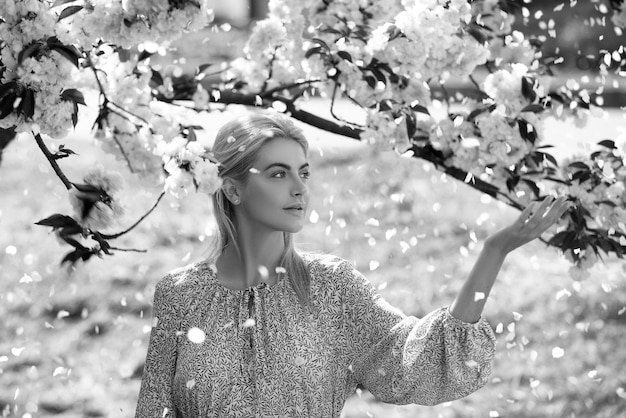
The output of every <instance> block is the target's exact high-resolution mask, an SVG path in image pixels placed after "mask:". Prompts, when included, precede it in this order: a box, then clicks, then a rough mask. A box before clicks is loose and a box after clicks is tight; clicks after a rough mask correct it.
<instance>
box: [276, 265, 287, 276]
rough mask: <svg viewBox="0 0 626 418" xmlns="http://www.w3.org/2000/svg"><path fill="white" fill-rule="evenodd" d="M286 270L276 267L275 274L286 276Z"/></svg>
mask: <svg viewBox="0 0 626 418" xmlns="http://www.w3.org/2000/svg"><path fill="white" fill-rule="evenodd" d="M286 273H287V270H286V269H285V268H284V267H280V266H278V267H276V274H286Z"/></svg>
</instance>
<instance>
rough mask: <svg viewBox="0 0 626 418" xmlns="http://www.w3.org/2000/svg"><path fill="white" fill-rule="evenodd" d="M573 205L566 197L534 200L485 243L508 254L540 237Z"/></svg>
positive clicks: (548, 197)
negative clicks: (511, 222) (517, 216)
mask: <svg viewBox="0 0 626 418" xmlns="http://www.w3.org/2000/svg"><path fill="white" fill-rule="evenodd" d="M572 206H573V204H572V203H570V202H568V201H567V200H566V199H565V198H564V197H559V198H557V199H555V198H554V197H552V196H547V197H546V198H544V199H543V200H542V201H540V202H533V203H531V204H530V205H528V207H527V208H526V209H524V211H523V212H522V213H521V215H520V216H519V218H517V220H516V221H515V222H513V224H511V225H509V226H507V227H505V228H503V229H501V230H499V231H498V232H496V233H495V234H493V235H491V236H490V237H489V238H487V240H486V241H485V245H489V246H492V247H494V248H496V249H498V250H500V251H502V252H504V253H505V254H508V253H510V252H511V251H513V250H515V249H516V248H519V247H521V246H522V245H525V244H527V243H529V242H530V241H533V240H534V239H536V238H538V237H540V236H541V234H543V233H544V232H545V231H546V230H547V229H548V228H550V227H551V226H552V225H554V223H555V222H556V221H558V220H559V218H560V217H561V216H562V215H563V214H564V213H565V212H566V211H567V210H568V209H570V208H571V207H572Z"/></svg>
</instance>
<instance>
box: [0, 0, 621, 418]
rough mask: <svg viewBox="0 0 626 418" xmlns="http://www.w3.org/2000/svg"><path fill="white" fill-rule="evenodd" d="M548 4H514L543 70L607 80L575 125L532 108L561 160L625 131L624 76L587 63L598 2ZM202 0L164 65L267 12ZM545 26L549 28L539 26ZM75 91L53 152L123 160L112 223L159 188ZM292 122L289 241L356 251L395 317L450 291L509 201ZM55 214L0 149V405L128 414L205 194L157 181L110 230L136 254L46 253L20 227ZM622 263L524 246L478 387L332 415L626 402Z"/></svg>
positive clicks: (352, 402) (206, 119)
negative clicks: (100, 139)
mask: <svg viewBox="0 0 626 418" xmlns="http://www.w3.org/2000/svg"><path fill="white" fill-rule="evenodd" d="M562 3H563V2H558V1H547V0H544V1H542V2H533V3H530V4H527V5H526V6H527V7H528V8H529V9H530V12H531V15H532V16H533V18H532V19H530V20H529V23H528V25H527V26H524V25H523V23H522V22H521V20H522V19H518V21H517V23H516V24H517V25H520V27H519V30H521V31H523V32H524V33H526V34H528V33H533V34H535V35H537V36H545V48H544V51H546V53H550V51H552V52H554V54H557V55H560V56H562V57H563V58H564V62H563V64H562V65H560V66H559V69H558V71H557V82H566V81H567V80H568V79H575V80H578V81H579V82H580V83H581V84H586V85H588V86H589V88H590V90H596V89H597V88H598V87H600V86H605V87H604V90H603V92H602V97H603V98H604V100H605V101H604V107H605V110H606V111H605V112H602V113H601V114H600V113H599V114H598V115H596V116H595V117H594V118H592V119H590V121H589V124H588V126H587V127H586V128H584V129H582V128H576V127H575V126H571V125H567V124H564V123H560V122H556V121H548V122H546V127H545V132H544V134H545V138H544V141H545V142H546V143H551V144H555V145H556V146H557V148H556V152H555V155H556V156H557V158H559V159H560V158H564V157H566V156H568V155H571V154H572V153H575V152H577V151H585V150H589V149H590V147H592V145H593V144H594V143H596V142H598V141H600V140H602V139H605V138H612V139H617V138H621V141H618V143H622V142H624V139H625V137H624V135H625V134H626V128H625V125H626V120H625V119H624V111H623V109H620V106H624V105H625V104H626V103H624V102H623V101H624V97H626V95H625V94H624V91H623V89H624V83H623V82H622V81H621V80H611V82H607V80H603V79H602V77H599V76H598V74H597V62H598V61H597V60H598V58H597V57H598V52H599V51H600V50H601V49H607V50H613V49H617V48H618V47H619V45H621V43H622V42H623V37H622V36H618V35H617V34H616V33H615V32H614V31H613V30H612V26H611V25H607V26H603V25H601V24H600V22H602V21H603V20H606V19H608V16H609V12H608V11H607V12H603V11H602V8H601V7H600V4H601V3H598V2H578V3H576V2H565V5H564V7H563V8H562V9H561V10H558V9H559V6H560V5H561V4H562ZM572 4H575V5H574V6H573V7H571V5H572ZM214 7H215V10H216V23H217V24H218V25H221V26H222V27H223V28H230V29H229V30H228V31H226V30H222V31H219V32H213V31H210V30H207V31H205V32H201V33H197V34H192V35H189V36H187V37H185V38H184V40H182V41H181V42H178V43H177V44H176V45H173V46H174V47H176V48H177V51H176V52H174V51H173V52H172V54H171V55H170V56H169V58H168V59H170V60H173V61H171V62H166V63H164V65H165V64H167V65H169V64H172V65H178V66H180V67H181V68H182V69H183V70H184V71H185V72H189V73H193V71H194V70H195V68H196V67H197V66H198V65H199V64H203V63H206V62H221V61H226V60H229V59H232V58H234V57H236V56H238V55H239V54H241V49H242V47H243V45H244V43H245V40H246V38H247V36H248V34H249V31H250V29H251V25H252V24H253V22H254V21H255V20H257V19H261V18H263V16H264V15H265V13H267V4H266V3H265V2H263V1H246V0H230V1H229V2H218V1H215V4H214ZM555 8H556V9H557V11H555ZM551 20H553V22H554V23H550V21H551ZM542 22H543V23H542ZM550 27H554V28H555V29H556V36H555V37H551V36H549V35H548V33H547V32H548V29H549V28H550ZM205 39H208V40H207V41H205ZM600 39H601V40H600ZM613 81H615V83H614V82H613ZM463 87H464V86H463V85H462V84H459V85H458V86H456V88H459V89H460V88H463ZM89 100H91V101H88V104H89V105H90V106H89V108H88V109H86V110H85V112H84V113H83V114H81V118H82V119H81V122H79V125H78V126H77V129H76V132H74V133H73V134H71V135H70V136H69V137H68V138H66V139H64V140H63V142H62V143H64V144H65V145H66V147H67V148H71V149H73V150H74V151H75V152H77V153H78V154H80V157H81V158H80V159H74V160H72V161H71V163H67V162H66V161H65V160H63V161H62V162H61V163H62V166H63V169H64V171H65V172H66V173H67V174H68V176H69V177H70V178H74V179H78V178H80V177H81V176H82V175H83V173H84V172H85V170H86V169H88V168H89V167H90V166H92V165H94V164H103V165H105V166H106V167H107V168H109V169H116V170H118V171H120V172H121V173H123V174H124V177H125V178H126V181H127V184H126V187H125V190H124V192H123V195H122V196H121V198H122V201H124V202H129V203H128V208H127V213H126V216H125V218H124V219H123V220H122V224H121V225H122V226H120V229H122V228H123V227H125V226H127V225H130V224H131V223H132V222H134V221H135V220H136V219H137V218H138V217H139V216H141V214H142V213H144V212H145V211H146V210H147V209H148V208H149V207H151V205H152V204H153V203H154V201H155V200H156V197H157V196H158V194H159V190H158V188H157V187H155V188H147V187H145V186H144V185H142V184H141V183H140V182H139V181H138V180H137V179H134V178H133V177H132V176H130V175H128V172H127V171H128V170H127V168H126V166H125V165H123V164H121V163H120V162H118V161H115V160H114V158H113V157H111V156H110V155H106V154H104V153H103V152H102V151H100V150H99V149H98V148H97V147H96V146H95V145H94V143H93V141H92V139H91V134H90V126H91V124H92V121H93V120H94V118H95V115H96V114H95V111H96V109H95V108H94V101H93V100H92V99H89ZM325 105H326V103H324V102H323V101H320V100H318V101H315V100H313V101H311V103H308V104H307V106H308V107H309V109H310V110H311V111H315V112H317V113H319V114H320V115H322V116H328V115H327V114H326V113H325V112H327V110H326V106H325ZM242 111H244V109H242V108H241V107H233V108H232V109H231V110H229V111H228V112H224V113H211V114H208V113H203V114H195V113H194V114H189V115H186V116H185V117H187V118H189V119H190V120H193V121H195V122H197V123H198V124H200V125H202V126H204V127H205V130H204V131H199V135H207V136H211V135H212V134H213V133H214V132H215V130H216V129H217V128H218V127H219V126H220V125H221V123H223V122H224V121H225V120H227V119H229V118H230V117H231V116H232V115H233V114H236V113H238V112H242ZM342 111H343V112H350V111H351V108H350V107H348V106H346V107H345V108H344V109H343V110H342ZM81 112H82V110H81ZM302 127H303V129H305V132H306V134H307V137H308V138H309V140H310V142H311V155H310V160H311V164H312V167H313V169H312V177H311V181H310V184H311V194H312V201H311V207H310V214H309V222H308V225H307V226H306V227H305V229H304V230H303V231H302V232H301V233H300V234H299V236H298V242H299V246H300V247H301V248H302V249H304V250H320V251H327V252H331V253H333V254H336V255H339V256H341V257H344V258H347V259H349V260H351V261H353V262H354V263H355V264H356V267H357V268H358V269H359V270H360V271H362V272H363V273H364V274H365V275H366V276H367V277H368V279H369V280H370V281H371V282H372V283H373V284H374V285H375V286H376V287H377V288H378V289H379V291H380V293H381V295H383V297H385V298H386V299H387V300H388V301H389V302H390V303H392V304H393V305H394V306H397V307H398V308H400V309H401V310H402V311H403V312H404V313H405V314H407V315H416V316H418V317H421V316H424V315H425V314H427V313H428V312H430V311H432V310H434V309H436V308H438V307H441V306H446V305H448V304H449V303H450V302H451V301H452V299H453V298H454V295H455V294H456V292H457V291H458V289H459V288H460V286H461V283H462V281H463V280H464V278H465V277H466V276H467V274H468V273H469V271H470V269H471V267H472V265H473V262H474V260H475V259H476V256H477V254H478V252H479V251H480V249H481V246H482V242H483V241H484V239H485V238H486V237H487V236H488V235H489V234H491V233H493V232H495V231H496V230H497V229H498V228H500V227H502V226H504V225H505V224H506V223H508V222H511V221H513V220H514V219H515V218H516V216H517V214H518V213H517V212H516V211H514V210H513V209H511V208H509V207H506V206H505V205H503V204H500V203H498V202H496V201H494V200H492V199H491V198H490V197H488V196H486V195H482V194H480V193H479V192H477V191H475V190H473V189H470V188H469V187H466V186H465V185H464V184H461V183H459V182H457V181H455V180H453V179H451V178H448V177H447V176H445V175H442V174H441V173H439V172H437V171H435V170H434V168H433V167H432V166H431V165H430V164H426V163H422V162H421V161H418V160H415V159H407V158H402V157H399V156H398V155H396V154H395V153H393V152H388V153H375V152H374V151H373V150H372V149H371V148H369V147H367V146H364V145H363V144H360V143H358V142H356V141H353V140H350V139H346V138H342V137H337V136H334V135H330V134H328V133H325V132H322V131H319V130H317V129H315V128H311V127H308V126H302ZM60 143H61V142H58V141H57V144H56V145H58V144H60ZM50 146H54V144H53V143H51V144H50ZM364 178H367V179H368V181H367V182H364V181H362V179H364ZM131 202H132V203H131ZM53 213H68V214H69V213H71V208H70V204H69V201H68V200H67V193H66V190H65V188H64V187H63V185H62V184H61V182H60V181H59V180H58V178H57V177H56V176H55V175H54V173H53V171H52V170H51V168H50V167H49V164H48V162H47V160H46V159H45V158H44V157H43V155H41V153H40V151H39V150H38V149H37V147H36V146H35V144H34V142H33V141H32V139H31V138H29V137H20V138H19V139H18V140H17V141H14V142H13V143H12V144H11V145H10V146H9V147H8V148H7V149H6V150H5V152H4V155H3V161H2V163H1V165H0V414H1V415H2V416H3V417H7V416H8V417H23V418H28V417H131V416H133V414H134V408H135V403H136V400H137V395H138V392H139V385H140V381H141V373H142V369H143V362H144V359H145V354H146V349H147V343H148V336H149V332H150V324H151V315H152V309H151V303H152V297H153V292H154V285H155V284H156V282H157V281H158V280H159V279H160V278H161V277H162V276H163V275H165V273H167V272H168V271H169V270H172V269H174V268H176V267H179V266H181V265H185V264H188V263H190V262H194V261H198V260H200V259H202V257H203V255H204V254H205V252H206V250H207V248H208V243H209V241H210V238H211V234H212V221H211V217H210V209H209V199H208V198H207V197H206V196H200V195H192V196H189V197H187V198H185V199H184V200H181V201H178V200H176V199H173V198H171V197H166V198H165V199H164V201H163V202H162V203H161V205H160V206H159V207H158V209H157V210H156V211H155V212H154V213H153V214H152V215H151V216H150V217H149V218H148V219H147V220H146V221H145V222H144V223H142V225H141V226H140V227H138V228H137V229H136V230H135V231H134V232H133V233H131V234H128V236H124V237H123V238H122V239H121V240H120V241H119V242H117V243H116V244H117V246H118V247H122V248H136V249H145V250H147V252H145V253H135V252H122V253H117V254H116V255H115V256H113V257H107V258H104V259H96V260H92V261H89V262H88V263H87V264H85V265H77V266H75V267H73V268H68V267H67V266H64V267H61V266H60V265H59V262H60V260H61V259H62V257H63V255H64V254H65V253H66V252H67V251H68V247H67V246H62V245H61V244H60V243H59V242H58V241H57V240H56V239H55V238H54V235H53V234H51V233H50V232H49V231H48V229H46V228H43V227H40V226H36V225H34V223H35V222H37V221H38V220H40V219H43V218H45V217H47V216H49V215H51V214H53ZM623 264H624V263H623V260H617V259H614V258H612V259H608V260H606V263H604V264H602V263H600V264H598V265H597V266H596V267H594V268H593V270H592V271H591V273H592V274H591V277H590V278H588V279H586V280H584V281H581V282H575V281H573V280H572V279H571V278H570V277H569V275H568V269H569V267H570V265H569V263H568V262H567V261H565V260H564V259H563V258H562V257H561V256H560V255H559V254H558V252H557V251H556V250H555V249H553V248H550V247H546V246H545V245H543V244H542V243H540V242H534V243H532V244H529V245H528V246H526V247H524V248H522V249H520V250H518V251H517V252H515V253H513V254H511V255H510V257H509V258H508V259H507V261H506V262H505V265H504V267H503V269H502V271H501V273H500V276H499V281H498V283H497V284H496V287H495V290H494V292H493V294H492V296H491V297H490V300H489V302H488V303H487V306H486V310H485V317H486V318H487V320H488V321H489V322H490V324H491V325H492V326H493V327H494V330H495V331H496V335H497V337H498V348H497V355H496V359H495V362H494V370H493V373H492V376H491V379H490V382H489V384H488V385H487V386H486V387H485V388H483V389H481V390H480V391H478V392H476V393H475V394H473V395H471V396H469V397H467V398H465V399H462V400H459V401H455V402H452V403H447V404H443V405H438V406H435V407H422V406H415V405H406V406H396V405H389V404H384V403H380V402H377V401H376V400H375V399H374V398H373V397H372V396H371V395H370V394H368V392H367V391H363V392H362V393H355V394H354V395H353V396H352V397H351V398H350V399H349V400H348V401H347V403H346V407H345V408H344V414H343V416H344V417H385V418H387V417H414V416H420V417H445V418H447V417H487V416H488V417H565V416H567V417H618V416H626V374H624V373H623V371H624V366H623V365H624V364H626V352H625V351H624V350H623V347H624V345H625V344H626V332H625V331H626V329H625V326H626V288H625V283H626V279H625V276H626V273H625V272H624V270H623Z"/></svg>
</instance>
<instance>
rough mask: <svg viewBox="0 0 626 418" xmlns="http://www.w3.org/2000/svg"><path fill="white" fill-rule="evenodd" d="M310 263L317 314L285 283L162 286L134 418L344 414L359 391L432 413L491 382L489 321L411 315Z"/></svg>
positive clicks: (338, 264) (345, 275)
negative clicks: (244, 286) (235, 286)
mask: <svg viewBox="0 0 626 418" xmlns="http://www.w3.org/2000/svg"><path fill="white" fill-rule="evenodd" d="M304 260H305V262H306V263H307V265H308V268H309V271H310V273H311V302H312V307H313V309H311V310H304V309H303V308H302V307H301V305H300V303H299V302H298V299H297V296H296V294H295V292H294V291H293V290H292V288H291V285H290V284H289V280H288V279H287V278H285V277H283V276H284V275H280V276H281V278H280V279H279V280H278V281H277V282H276V283H275V284H273V285H271V286H267V285H265V284H264V283H262V284H261V285H259V286H256V287H250V288H248V289H245V290H234V289H229V288H227V287H225V286H223V285H222V284H221V283H220V282H219V281H218V279H217V276H216V270H215V266H214V265H212V264H208V263H196V264H192V265H190V266H187V267H184V268H181V269H179V270H177V271H174V272H171V273H169V274H168V275H166V276H165V277H164V278H163V279H161V280H160V281H159V282H158V284H157V286H156V289H155V294H154V310H153V327H152V331H151V334H150V342H149V347H148V353H147V357H146V363H145V367H144V374H143V379H142V383H141V390H140V394H139V402H138V405H137V410H136V418H140V417H141V418H143V417H146V418H147V417H149V418H156V417H159V418H166V417H171V418H192V417H251V416H263V417H284V416H303V417H304V416H306V417H339V416H340V415H341V410H342V408H343V405H344V402H345V400H346V398H347V397H349V396H350V395H352V394H354V393H355V390H356V387H357V385H358V384H360V385H362V387H364V388H366V389H368V390H369V391H370V392H371V393H372V394H373V395H374V396H375V397H376V398H378V399H379V400H380V401H383V402H388V403H393V404H399V405H404V404H409V403H416V404H422V405H434V404H438V403H441V402H446V401H451V400H454V399H458V398H462V397H464V396H467V395H469V394H470V393H472V392H474V391H476V390H477V389H479V388H481V387H482V386H483V385H484V384H485V383H486V382H487V379H488V376H489V374H490V372H491V360H492V359H493V356H494V351H495V336H494V334H493V331H492V329H491V327H490V325H489V324H488V323H487V321H486V320H485V319H484V318H481V319H480V320H479V321H478V322H477V323H474V324H470V323H465V322H462V321H460V320H459V319H456V318H455V317H453V316H452V315H451V314H450V312H449V310H448V308H440V309H438V310H435V311H434V312H432V313H430V314H428V315H427V316H425V317H424V318H422V319H418V318H416V317H414V316H406V315H404V314H403V313H402V312H400V311H399V310H398V309H396V308H394V307H393V306H391V305H390V304H389V303H388V302H387V301H385V299H383V298H382V297H381V296H380V295H379V294H378V293H377V292H376V289H375V288H374V287H373V285H372V284H371V283H370V282H369V281H368V280H367V279H366V278H365V277H364V276H363V275H361V274H360V273H359V272H358V271H356V270H355V269H354V268H353V266H352V265H351V264H350V263H349V262H347V261H345V260H342V259H339V258H337V257H330V256H320V255H307V254H305V255H304Z"/></svg>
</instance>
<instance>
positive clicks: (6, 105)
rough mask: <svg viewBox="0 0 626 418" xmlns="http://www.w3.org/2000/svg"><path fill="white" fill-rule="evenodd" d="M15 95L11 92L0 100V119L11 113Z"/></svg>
mask: <svg viewBox="0 0 626 418" xmlns="http://www.w3.org/2000/svg"><path fill="white" fill-rule="evenodd" d="M15 99H17V95H16V94H15V93H14V92H12V93H10V94H8V95H6V96H5V97H4V98H2V99H0V119H3V118H6V117H7V116H8V115H9V114H11V112H13V103H15Z"/></svg>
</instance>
